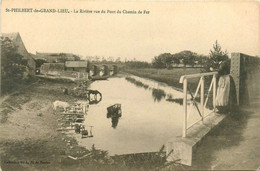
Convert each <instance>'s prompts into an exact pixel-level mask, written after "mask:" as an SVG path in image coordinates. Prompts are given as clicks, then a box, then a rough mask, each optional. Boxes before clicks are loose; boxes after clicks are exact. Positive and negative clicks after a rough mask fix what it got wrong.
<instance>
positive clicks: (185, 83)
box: [180, 72, 217, 137]
mask: <svg viewBox="0 0 260 171" xmlns="http://www.w3.org/2000/svg"><path fill="white" fill-rule="evenodd" d="M216 75H217V72H209V73H200V74H191V75H183V76H181V78H180V83H182V84H183V109H184V115H183V117H184V118H183V131H182V137H186V135H187V130H188V129H189V128H190V127H192V126H193V125H194V124H196V123H197V122H199V121H203V119H204V118H205V117H207V116H208V114H204V109H205V107H206V105H207V102H208V100H209V94H210V91H211V90H212V88H213V91H212V93H213V108H214V111H215V108H216V106H215V99H216ZM210 76H212V79H211V83H210V86H209V89H208V93H207V97H206V99H205V98H204V97H205V94H204V93H205V77H210ZM192 78H200V81H199V83H198V86H197V89H196V92H195V94H194V96H193V94H192V92H191V90H189V88H188V80H189V79H192ZM188 90H189V91H190V94H191V100H192V102H193V104H195V107H196V108H197V110H198V113H199V115H200V117H201V119H200V120H198V121H195V122H194V123H192V124H191V125H189V126H188V124H187V123H188V122H187V120H188V118H187V94H188ZM199 90H200V108H199V107H198V105H197V103H196V102H195V99H196V97H197V95H198V92H199Z"/></svg>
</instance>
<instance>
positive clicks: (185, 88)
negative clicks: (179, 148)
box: [182, 78, 188, 138]
mask: <svg viewBox="0 0 260 171" xmlns="http://www.w3.org/2000/svg"><path fill="white" fill-rule="evenodd" d="M187 85H188V81H187V79H186V78H184V80H183V109H184V116H183V129H182V137H183V138H185V137H186V133H187V132H186V131H187Z"/></svg>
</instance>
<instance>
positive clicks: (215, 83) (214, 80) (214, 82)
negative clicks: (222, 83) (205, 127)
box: [212, 74, 217, 112]
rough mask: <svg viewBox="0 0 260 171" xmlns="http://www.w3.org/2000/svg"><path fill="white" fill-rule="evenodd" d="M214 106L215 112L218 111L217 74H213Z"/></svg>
mask: <svg viewBox="0 0 260 171" xmlns="http://www.w3.org/2000/svg"><path fill="white" fill-rule="evenodd" d="M212 79H213V107H214V112H216V87H217V80H216V74H214V75H213V78H212Z"/></svg>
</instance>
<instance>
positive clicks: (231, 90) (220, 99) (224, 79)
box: [216, 60, 236, 114]
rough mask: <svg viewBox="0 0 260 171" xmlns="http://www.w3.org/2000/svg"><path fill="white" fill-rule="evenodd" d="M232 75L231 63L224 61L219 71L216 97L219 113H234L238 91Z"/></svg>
mask: <svg viewBox="0 0 260 171" xmlns="http://www.w3.org/2000/svg"><path fill="white" fill-rule="evenodd" d="M229 74H230V61H229V60H227V61H224V62H222V63H221V64H220V68H219V71H218V76H219V79H218V88H217V96H216V107H217V109H218V113H220V114H228V113H232V112H233V111H234V109H235V105H236V92H235V91H236V90H235V84H234V80H233V78H232V77H231V76H230V75H229Z"/></svg>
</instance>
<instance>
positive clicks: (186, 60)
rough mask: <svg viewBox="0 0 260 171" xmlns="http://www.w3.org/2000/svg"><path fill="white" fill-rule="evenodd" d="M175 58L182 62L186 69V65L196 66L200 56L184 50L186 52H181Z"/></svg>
mask: <svg viewBox="0 0 260 171" xmlns="http://www.w3.org/2000/svg"><path fill="white" fill-rule="evenodd" d="M174 56H175V58H177V59H179V60H180V61H182V63H183V65H184V67H186V65H191V66H194V64H195V59H196V57H197V56H198V55H197V54H196V53H194V52H191V51H189V50H184V51H181V52H179V53H176V54H174Z"/></svg>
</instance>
